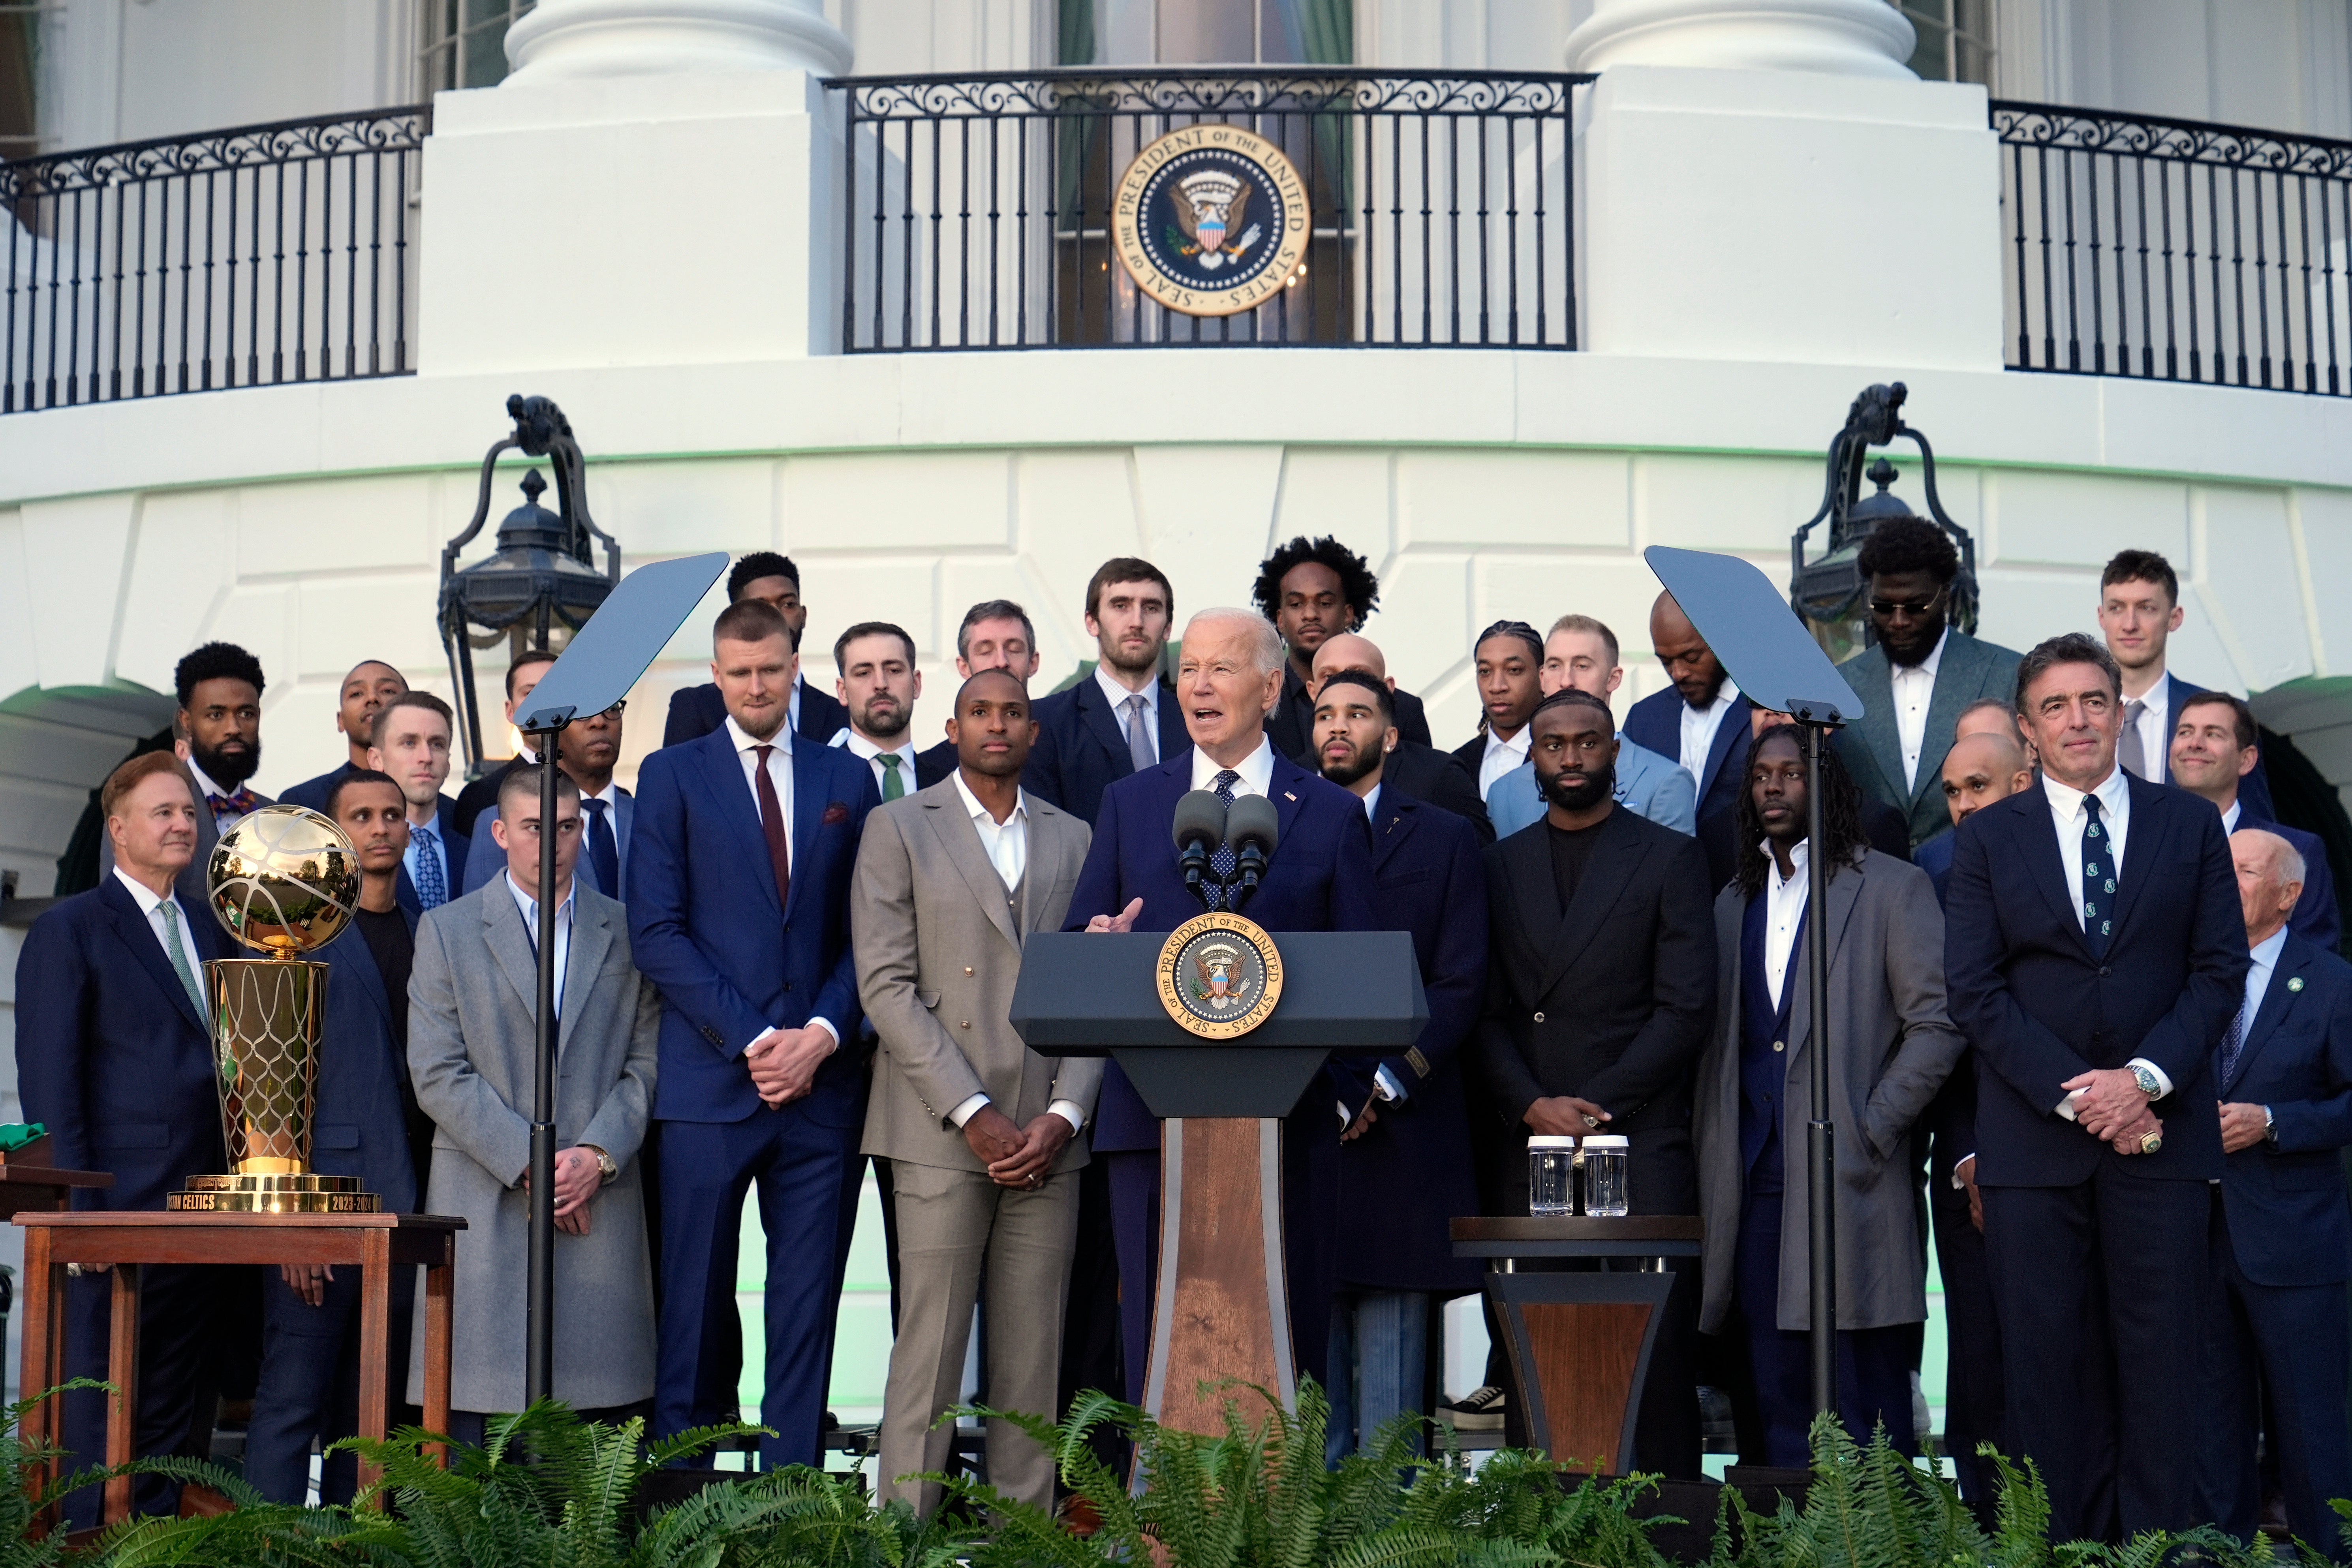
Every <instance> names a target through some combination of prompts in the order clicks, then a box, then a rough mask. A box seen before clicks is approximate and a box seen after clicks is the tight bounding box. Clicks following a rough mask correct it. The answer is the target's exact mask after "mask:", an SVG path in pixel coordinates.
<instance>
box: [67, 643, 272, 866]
mask: <svg viewBox="0 0 2352 1568" xmlns="http://www.w3.org/2000/svg"><path fill="white" fill-rule="evenodd" d="M262 684H263V683H262V679H261V661H260V660H259V659H257V658H254V657H253V656H252V655H251V654H249V653H247V652H246V651H245V649H243V648H241V647H237V646H236V644H235V643H226V642H208V643H206V644H205V645H204V647H200V648H197V649H196V650H195V651H194V652H193V653H191V654H189V655H188V656H187V657H186V658H183V659H182V660H180V664H179V668H177V669H175V670H173V685H174V687H175V688H176V689H177V691H178V694H179V699H180V710H179V711H178V712H177V713H176V714H174V715H173V728H174V729H175V730H176V731H179V732H180V733H182V734H184V735H185V736H186V737H187V746H188V755H187V764H188V772H189V773H190V774H191V775H192V776H193V777H194V780H195V783H196V795H197V801H196V804H197V805H198V806H199V807H200V808H204V809H199V810H198V811H197V813H196V842H195V852H194V856H193V857H192V858H190V859H189V861H188V863H187V864H186V865H185V866H184V867H182V868H181V869H180V873H179V877H178V879H177V881H176V883H175V884H174V886H175V889H176V891H177V892H178V894H179V897H180V899H181V900H182V901H183V902H184V903H185V904H186V905H187V907H188V908H190V909H194V910H208V909H210V908H212V889H211V888H210V887H209V886H208V885H207V883H206V879H205V866H206V865H207V864H208V863H210V861H211V860H212V858H213V846H214V845H215V844H218V843H219V842H220V836H221V835H222V834H224V833H226V832H227V831H228V830H229V829H230V828H232V827H234V826H236V825H237V824H238V823H239V822H241V821H243V820H244V819H245V817H246V816H247V814H249V813H251V812H254V811H257V810H258V809H259V808H261V807H262V806H265V805H274V804H275V803H274V802H273V801H272V800H271V799H270V797H269V796H268V795H261V794H257V792H255V791H254V790H252V789H250V788H248V787H247V784H246V781H247V779H250V778H251V777H253V775H254V773H255V770H257V769H258V768H259V767H260V766H261V690H262ZM113 873H114V838H113V836H112V835H111V834H110V835H108V837H107V839H106V841H105V842H104V843H103V844H100V846H99V849H98V875H99V880H100V884H101V885H103V884H104V882H105V879H107V878H108V877H110V876H111V875H113Z"/></svg>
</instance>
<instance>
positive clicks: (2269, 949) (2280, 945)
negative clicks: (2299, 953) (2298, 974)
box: [2240, 926, 2287, 1045]
mask: <svg viewBox="0 0 2352 1568" xmlns="http://www.w3.org/2000/svg"><path fill="white" fill-rule="evenodd" d="M2286 939H2287V928H2286V927H2284V926H2281V927H2279V928H2278V930H2276V931H2273V932H2271V934H2270V935H2268V936H2266V937H2264V938H2263V940H2262V941H2260V942H2256V943H2254V945H2253V947H2252V949H2251V950H2249V952H2248V953H2247V956H2248V957H2250V958H2252V960H2253V961H2254V962H2253V967H2252V968H2251V969H2249V970H2247V971H2246V1013H2245V1018H2246V1032H2247V1033H2249V1034H2252V1032H2253V1027H2254V1019H2255V1017H2256V1016H2258V1015H2259V1014H2260V1013H2261V1012H2262V1010H2263V997H2265V996H2267V995H2269V994H2270V991H2271V976H2272V975H2273V974H2275V973H2278V961H2279V954H2280V953H2281V952H2284V951H2285V948H2286ZM2243 1043H2244V1042H2242V1041H2241V1042H2240V1044H2241V1045H2242V1044H2243Z"/></svg>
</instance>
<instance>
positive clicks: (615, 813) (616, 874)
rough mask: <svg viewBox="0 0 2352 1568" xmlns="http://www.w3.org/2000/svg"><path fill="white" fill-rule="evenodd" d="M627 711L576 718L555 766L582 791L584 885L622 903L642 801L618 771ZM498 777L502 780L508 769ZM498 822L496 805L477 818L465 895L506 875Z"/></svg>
mask: <svg viewBox="0 0 2352 1568" xmlns="http://www.w3.org/2000/svg"><path fill="white" fill-rule="evenodd" d="M541 673H542V674H543V673H544V671H543V670H542V671H541ZM538 684H539V683H538V681H537V680H536V679H533V680H530V682H529V683H528V684H527V685H522V686H521V689H520V691H519V694H518V695H517V697H516V699H515V700H516V701H518V702H520V701H521V700H524V699H525V698H527V697H529V696H530V691H531V689H534V688H536V687H537V685H538ZM628 706H629V704H628V701H627V700H626V699H624V700H621V701H618V702H615V703H614V704H613V705H612V706H611V707H610V708H607V709H605V710H604V711H603V712H601V713H590V714H586V715H584V716H583V717H581V718H578V719H574V720H573V721H572V722H571V723H570V724H569V725H568V726H566V727H565V729H564V731H563V734H562V739H561V740H560V741H559V742H557V744H556V748H555V765H556V767H557V768H559V769H560V770H562V773H563V774H564V776H565V777H567V778H569V779H570V780H571V781H572V783H573V784H575V785H577V786H578V787H579V790H580V811H581V816H582V826H581V844H580V864H579V868H578V870H577V872H576V875H577V876H578V877H579V879H580V885H581V886H582V887H583V888H587V889H591V890H593V891H594V892H599V893H602V894H604V896H605V897H606V898H608V899H613V900H617V901H619V902H622V903H626V902H627V901H628V883H629V876H628V865H629V840H630V837H631V836H632V835H633V834H634V833H635V830H636V809H637V802H636V797H635V795H631V794H630V793H629V791H628V790H627V789H625V788H624V787H623V786H622V785H621V784H619V783H617V782H616V781H615V780H614V777H613V772H614V769H615V768H616V767H618V766H619V765H620V761H621V724H622V719H623V715H624V714H625V712H626V710H627V709H628ZM512 765H513V764H512V763H509V764H508V766H509V767H511V766H512ZM498 776H499V778H501V779H503V778H504V777H505V776H506V770H505V769H503V768H502V769H500V770H499V775H498ZM498 820H499V807H498V803H497V802H496V801H492V802H491V803H490V805H488V807H487V808H485V809H484V810H483V811H482V812H481V813H480V814H479V815H478V816H476V817H475V818H474V832H473V838H472V841H471V843H470V845H469V846H468V847H467V853H466V875H465V878H464V880H463V883H462V885H461V888H460V891H462V892H467V893H472V892H478V891H479V890H480V889H484V888H487V887H488V886H490V885H491V884H492V883H494V882H496V881H497V880H498V879H499V878H500V877H503V876H505V875H506V873H507V852H506V849H505V847H503V846H501V845H500V844H499V840H498V836H497V834H495V833H494V832H492V831H491V830H492V829H493V828H494V827H495V826H497V825H498Z"/></svg>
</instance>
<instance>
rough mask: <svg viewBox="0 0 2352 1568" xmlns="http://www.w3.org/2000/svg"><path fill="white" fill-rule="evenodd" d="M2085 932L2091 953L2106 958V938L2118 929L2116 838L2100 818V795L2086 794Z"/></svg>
mask: <svg viewBox="0 0 2352 1568" xmlns="http://www.w3.org/2000/svg"><path fill="white" fill-rule="evenodd" d="M2083 815H2084V817H2085V818H2087V819H2088V820H2086V821H2085V822H2084V824H2083V935H2084V937H2085V938H2086V939H2087V940H2088V941H2089V942H2090V944H2091V956H2092V957H2093V958H2105V956H2106V953H2107V938H2109V937H2111V936H2113V935H2114V934H2115V931H2116V858H2115V853H2114V850H2115V841H2114V840H2113V839H2111V838H2109V837H2107V830H2106V828H2105V826H2103V825H2102V824H2101V821H2100V817H2099V797H2098V796H2097V795H2084V797H2083Z"/></svg>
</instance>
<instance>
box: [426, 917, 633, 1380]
mask: <svg viewBox="0 0 2352 1568" xmlns="http://www.w3.org/2000/svg"><path fill="white" fill-rule="evenodd" d="M573 888H574V890H573V894H572V897H573V899H574V900H575V903H574V906H573V911H572V940H571V945H570V957H569V962H568V963H567V965H566V973H565V977H564V984H563V1004H562V1012H561V1013H560V1015H559V1016H558V1020H557V1023H558V1028H559V1033H558V1035H557V1055H556V1064H557V1065H556V1081H555V1142H556V1147H557V1148H559V1149H567V1148H570V1147H571V1146H572V1145H573V1144H575V1143H593V1144H594V1145H596V1146H597V1147H598V1148H600V1149H602V1150H604V1152H606V1153H607V1154H609V1155H611V1156H612V1158H613V1161H614V1163H615V1164H617V1165H619V1166H620V1167H621V1173H620V1176H619V1178H618V1179H617V1180H616V1181H613V1182H609V1183H607V1184H604V1187H603V1188H602V1189H601V1190H599V1191H598V1193H597V1194H596V1195H595V1197H593V1199H591V1200H590V1201H589V1205H588V1211H587V1212H588V1215H589V1219H590V1229H589V1233H588V1234H587V1235H586V1236H570V1235H566V1234H565V1233H564V1232H562V1231H561V1230H559V1231H557V1232H556V1233H555V1394H556V1397H557V1398H559V1399H562V1400H563V1401H565V1402H566V1403H568V1404H570V1405H572V1406H573V1407H574V1408H576V1409H597V1408H603V1407H606V1406H610V1405H628V1404H633V1403H635V1401H637V1400H640V1399H647V1398H650V1397H652V1395H653V1392H654V1291H653V1271H652V1268H651V1265H650V1262H649V1261H648V1259H647V1257H646V1215H645V1200H644V1192H643V1188H642V1186H641V1184H640V1182H639V1176H638V1169H637V1159H636V1156H637V1151H638V1147H639V1145H640V1144H642V1143H643V1142H645V1136H646V1121H647V1119H648V1117H649V1116H650V1114H651V1110H652V1107H653V1100H654V1064H655V1060H656V1043H655V1042H656V1036H657V1034H658V1032H659V1029H660V1026H661V1002H660V999H659V997H658V996H657V995H656V993H655V991H654V987H653V984H652V983H651V982H650V981H648V980H646V979H645V978H644V977H643V976H641V975H640V974H638V973H637V971H636V967H635V964H634V963H632V962H631V961H630V957H629V927H628V921H627V918H626V917H625V915H624V913H623V912H622V909H621V906H620V905H619V904H618V903H616V902H614V900H611V899H608V898H606V897H604V895H603V894H602V893H597V892H593V891H591V890H590V889H587V888H584V887H580V886H579V885H578V884H577V883H574V885H573ZM538 975H539V970H538V961H537V959H536V958H535V957H534V955H533V952H532V948H531V942H530V928H528V927H527V926H525V925H524V924H523V919H522V913H521V911H520V910H518V909H517V908H516V907H515V901H514V896H513V894H511V893H510V892H509V891H508V889H507V880H506V879H505V878H504V877H501V878H499V879H498V880H497V881H495V882H492V883H491V884H490V885H489V886H488V887H487V888H483V889H480V890H479V891H477V892H472V893H468V894H467V895H466V896H465V897H464V898H461V899H454V900H450V901H449V902H448V903H446V904H444V905H442V906H441V907H440V908H439V909H437V910H432V911H431V912H429V913H427V914H426V915H425V918H424V919H423V920H422V921H418V922H417V927H416V963H415V970H414V971H413V972H412V973H411V974H410V976H409V981H408V1068H409V1073H410V1076H411V1078H412V1079H414V1081H415V1086H416V1103H417V1104H418V1106H420V1107H421V1108H422V1109H423V1110H424V1111H425V1114H426V1115H427V1116H430V1117H431V1118H432V1119H433V1125H434V1131H433V1177H432V1190H431V1192H430V1193H429V1194H428V1195H427V1197H426V1199H425V1208H426V1209H427V1210H428V1211H429V1212H431V1213H434V1214H446V1215H464V1216H465V1219H466V1222H467V1228H466V1229H465V1230H462V1231H459V1232H458V1233H457V1288H456V1293H457V1300H456V1317H457V1329H456V1343H455V1348H454V1360H453V1365H452V1368H451V1377H450V1385H449V1401H450V1405H451V1406H452V1408H455V1409H458V1410H484V1411H501V1410H520V1409H521V1408H522V1406H523V1316H524V1307H525V1304H526V1301H527V1299H528V1289H527V1283H526V1279H527V1277H526V1274H525V1260H526V1258H527V1257H528V1255H529V1254H528V1248H529V1242H530V1195H529V1194H528V1193H527V1192H526V1191H525V1189H524V1188H523V1186H522V1184H521V1183H522V1177H523V1173H524V1172H525V1171H526V1170H527V1169H528V1168H529V1166H530V1100H531V1092H532V1082H533V1079H534V1068H533V1051H534V1043H533V1039H532V1036H533V1032H534V1031H533V1021H534V1019H535V1018H536V1017H537V1016H538V1009H537V1005H536V997H537V994H538ZM424 1321H425V1318H424V1312H423V1310H422V1309H421V1307H420V1309H419V1310H418V1313H417V1324H418V1332H417V1334H416V1336H415V1346H414V1350H413V1353H412V1354H411V1356H410V1358H409V1391H410V1392H409V1397H410V1398H411V1399H412V1400H421V1399H422V1397H423V1394H424V1384H423V1379H424V1350H425V1336H424V1332H423V1325H424Z"/></svg>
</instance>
